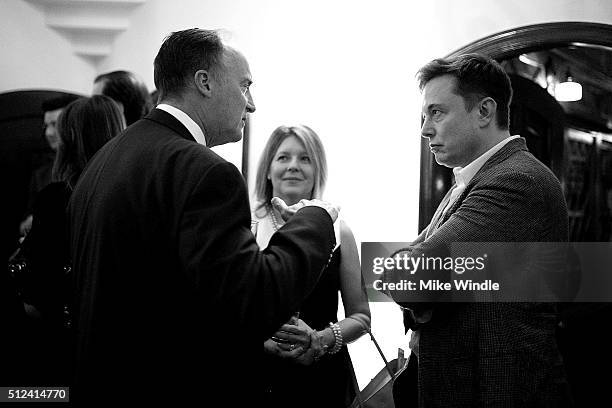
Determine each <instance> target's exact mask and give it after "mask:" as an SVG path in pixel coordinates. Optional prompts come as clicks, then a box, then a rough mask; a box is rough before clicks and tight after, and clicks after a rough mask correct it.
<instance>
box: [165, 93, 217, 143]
mask: <svg viewBox="0 0 612 408" xmlns="http://www.w3.org/2000/svg"><path fill="white" fill-rule="evenodd" d="M157 109H161V110H163V111H165V112H168V113H169V114H170V115H172V116H174V117H175V118H176V120H178V121H179V122H181V123H182V124H183V126H185V127H186V128H187V130H188V131H189V133H191V136H193V138H194V139H195V141H196V142H198V143H199V144H201V145H204V146H206V136H205V135H204V132H203V131H202V128H200V127H199V126H198V124H197V123H195V122H194V120H193V119H191V118H190V117H189V115H187V114H186V113H185V112H183V111H182V110H180V109H179V108H177V107H174V106H172V105H168V104H166V103H160V104H159V105H157Z"/></svg>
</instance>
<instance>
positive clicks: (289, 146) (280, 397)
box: [252, 125, 370, 407]
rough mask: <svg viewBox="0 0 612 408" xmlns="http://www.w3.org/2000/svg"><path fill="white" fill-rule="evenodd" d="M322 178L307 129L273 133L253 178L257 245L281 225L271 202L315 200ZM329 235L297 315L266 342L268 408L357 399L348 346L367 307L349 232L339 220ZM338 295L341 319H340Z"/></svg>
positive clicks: (319, 150)
mask: <svg viewBox="0 0 612 408" xmlns="http://www.w3.org/2000/svg"><path fill="white" fill-rule="evenodd" d="M326 180H327V161H326V158H325V150H324V149H323V144H322V143H321V140H320V139H319V137H318V136H317V134H316V133H315V132H314V131H313V130H312V129H310V128H309V127H307V126H303V125H299V126H280V127H278V128H277V129H276V130H274V132H272V135H271V136H270V139H269V140H268V143H267V144H266V146H265V148H264V151H263V153H262V156H261V160H260V162H259V167H258V170H257V175H256V181H255V195H256V198H257V200H258V201H257V204H256V206H255V209H254V213H253V216H252V224H253V229H254V232H255V237H256V239H257V243H258V244H259V247H260V248H262V249H263V248H266V247H267V245H268V241H269V240H270V237H271V236H272V235H273V234H274V233H275V232H276V231H277V230H278V229H279V228H280V227H282V225H283V219H282V218H281V216H280V214H279V213H278V212H277V211H276V210H275V209H273V208H272V206H271V205H270V200H271V199H272V197H280V198H282V199H283V200H284V201H285V202H286V203H287V204H288V205H293V204H296V203H297V202H299V201H300V200H301V199H307V200H310V199H313V198H317V199H320V198H321V196H322V194H323V190H324V189H325V182H326ZM334 230H335V233H336V244H337V245H338V246H337V247H336V249H335V250H334V252H333V256H332V258H331V260H330V262H329V264H328V265H327V267H326V268H325V270H324V271H323V273H322V275H321V277H320V279H319V282H318V283H317V285H316V286H315V288H314V290H313V291H312V293H311V294H310V295H309V296H308V297H307V298H306V300H305V301H304V303H303V304H302V305H301V307H300V310H296V311H294V312H299V318H298V317H297V316H294V317H293V318H292V319H291V321H290V322H289V323H288V324H285V325H283V326H282V327H281V328H279V329H280V330H279V331H278V332H277V333H276V334H275V335H274V336H273V337H272V338H270V339H268V340H267V341H266V342H265V343H264V353H265V358H264V362H265V369H266V375H265V376H262V377H263V378H262V380H263V381H264V383H265V384H264V393H265V395H264V398H265V400H266V406H269V407H285V406H291V407H315V406H330V407H344V406H348V405H349V404H350V403H351V402H352V400H353V398H354V396H355V390H354V387H353V382H352V378H351V377H352V375H353V374H352V373H351V370H352V363H351V360H350V357H349V353H348V350H347V347H346V344H348V343H350V342H352V341H355V340H357V339H358V338H359V337H361V336H362V335H363V334H364V333H365V329H366V328H369V327H370V308H369V305H368V299H367V296H366V293H365V287H364V284H363V280H362V278H361V267H360V264H359V255H358V252H357V245H356V243H355V238H354V237H353V233H352V231H351V229H350V228H349V227H348V226H347V224H346V223H345V222H344V221H343V220H340V219H338V221H337V222H336V223H335V224H334ZM338 292H340V293H341V295H342V303H343V305H344V310H345V316H346V318H345V319H342V320H340V321H339V320H338V316H337V313H338ZM296 314H298V313H296ZM287 332H289V333H290V334H289V335H287ZM290 338H291V340H290Z"/></svg>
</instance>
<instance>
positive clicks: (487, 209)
mask: <svg viewBox="0 0 612 408" xmlns="http://www.w3.org/2000/svg"><path fill="white" fill-rule="evenodd" d="M567 239H568V219H567V208H566V204H565V199H564V197H563V193H562V191H561V186H560V184H559V181H558V180H557V179H556V178H555V176H554V175H553V174H552V172H551V171H550V170H549V169H548V168H547V167H545V166H544V165H543V164H542V163H541V162H539V161H538V160H537V159H536V158H535V157H533V155H532V154H531V153H529V152H528V150H527V147H526V145H525V140H524V139H522V138H520V139H516V140H512V141H510V142H509V143H508V144H507V145H506V146H504V147H503V148H502V149H501V150H499V151H498V152H497V153H495V154H494V155H493V156H492V157H491V158H490V159H489V160H488V161H487V162H486V163H485V164H484V165H483V167H482V168H481V169H480V170H479V171H478V173H477V174H476V175H475V176H474V178H473V179H472V180H471V181H470V182H469V183H468V185H467V186H466V188H465V191H463V192H462V194H461V195H460V196H459V197H458V199H457V200H456V201H455V202H454V203H453V205H452V207H451V208H449V210H448V211H447V212H446V214H445V215H444V217H443V218H442V224H441V226H440V227H439V229H438V230H436V231H435V233H434V234H433V235H431V236H429V237H428V238H425V234H421V235H420V236H419V238H418V239H417V240H416V241H415V242H414V244H413V246H412V247H411V248H410V250H411V252H412V254H411V255H412V256H420V254H425V256H427V255H431V254H438V253H441V252H444V251H445V250H446V249H447V248H448V246H449V244H450V243H452V242H549V241H550V242H563V241H567ZM410 306H412V307H415V308H419V307H420V308H421V309H422V308H423V304H413V305H410ZM430 306H431V305H430ZM405 320H406V321H409V320H410V319H405ZM556 324H557V315H556V310H555V307H554V305H551V304H524V303H437V304H436V303H434V304H433V317H432V319H431V321H430V322H428V323H425V324H423V325H422V326H420V328H419V329H418V330H420V342H419V368H418V369H419V390H420V391H419V393H420V395H419V398H420V405H421V406H426V407H434V406H435V407H479V406H482V407H485V406H486V407H490V406H508V407H541V406H561V405H564V404H565V403H566V402H567V398H568V394H567V385H566V383H565V374H564V371H563V367H562V361H561V358H560V355H559V352H558V350H557V345H556V341H555V328H556Z"/></svg>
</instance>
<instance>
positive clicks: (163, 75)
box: [153, 28, 224, 99]
mask: <svg viewBox="0 0 612 408" xmlns="http://www.w3.org/2000/svg"><path fill="white" fill-rule="evenodd" d="M223 50H224V47H223V43H222V42H221V38H220V37H219V34H218V33H217V31H214V30H202V29H199V28H191V29H189V30H183V31H177V32H174V33H172V34H170V35H169V36H168V37H166V38H165V39H164V42H163V44H162V45H161V48H160V49H159V52H158V53H157V56H156V57H155V62H154V63H153V68H154V73H153V76H154V81H155V87H156V88H157V89H158V90H159V97H160V99H163V98H165V97H167V96H168V95H174V94H177V93H179V92H181V91H182V90H183V89H184V88H185V86H186V84H187V81H188V80H189V79H191V78H193V74H194V73H195V72H196V71H197V70H200V69H205V70H209V71H211V72H212V73H213V74H214V71H215V69H216V68H217V67H218V66H219V64H220V63H221V58H222V55H223Z"/></svg>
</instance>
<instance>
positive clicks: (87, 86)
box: [0, 0, 96, 93]
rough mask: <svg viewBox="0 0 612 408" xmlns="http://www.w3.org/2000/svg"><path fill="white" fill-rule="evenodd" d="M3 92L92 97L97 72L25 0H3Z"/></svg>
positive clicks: (0, 24)
mask: <svg viewBox="0 0 612 408" xmlns="http://www.w3.org/2000/svg"><path fill="white" fill-rule="evenodd" d="M0 50H1V51H0V52H1V53H2V56H1V57H0V58H1V60H0V61H1V62H0V92H7V91H13V90H19V89H31V88H36V89H53V90H63V91H70V92H75V93H89V92H90V91H91V80H92V79H93V77H94V74H95V72H96V71H95V68H94V67H93V66H92V65H90V64H89V63H88V62H86V61H84V60H82V59H81V58H79V57H77V56H76V55H74V54H73V53H72V48H71V46H70V44H69V43H68V42H67V41H66V40H65V39H64V38H62V37H61V35H60V34H58V33H57V32H55V31H53V30H51V29H49V28H48V27H47V26H45V23H44V17H43V14H42V13H41V12H40V11H39V10H38V9H36V8H35V7H34V6H32V5H31V4H30V3H26V2H25V1H23V0H0Z"/></svg>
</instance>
